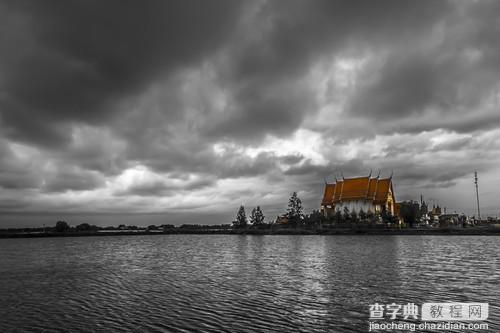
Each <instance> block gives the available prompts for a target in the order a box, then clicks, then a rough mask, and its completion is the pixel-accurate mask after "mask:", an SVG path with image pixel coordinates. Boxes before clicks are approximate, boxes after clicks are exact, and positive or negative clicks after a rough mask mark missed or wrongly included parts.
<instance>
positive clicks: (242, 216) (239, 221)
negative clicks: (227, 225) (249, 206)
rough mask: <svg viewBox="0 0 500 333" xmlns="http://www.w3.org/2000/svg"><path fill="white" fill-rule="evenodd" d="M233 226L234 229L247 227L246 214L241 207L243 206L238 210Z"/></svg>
mask: <svg viewBox="0 0 500 333" xmlns="http://www.w3.org/2000/svg"><path fill="white" fill-rule="evenodd" d="M233 224H234V226H235V227H236V228H245V227H246V226H247V214H246V213H245V207H243V205H241V206H240V208H239V209H238V213H237V214H236V220H235V221H234V222H233Z"/></svg>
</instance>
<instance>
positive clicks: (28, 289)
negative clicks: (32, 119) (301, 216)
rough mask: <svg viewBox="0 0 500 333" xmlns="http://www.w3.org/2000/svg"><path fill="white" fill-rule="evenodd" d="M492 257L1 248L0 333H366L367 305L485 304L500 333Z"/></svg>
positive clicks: (83, 242)
mask: <svg viewBox="0 0 500 333" xmlns="http://www.w3.org/2000/svg"><path fill="white" fill-rule="evenodd" d="M499 254H500V238H499V237H497V236H244V235H243V236H242V235H152V236H113V237H75V238H72V237H64V238H43V239H36V238H33V239H1V240H0V332H195V331H197V332H199V331H202V332H203V331H204V332H326V331H328V332H367V331H368V320H369V305H370V304H374V303H376V302H377V303H380V304H389V303H393V302H394V303H396V304H407V303H410V302H411V303H415V304H418V305H421V304H422V303H425V302H483V303H489V312H490V314H489V319H488V321H487V323H488V325H489V330H488V331H491V332H500V273H499V268H500V258H499ZM417 322H418V321H417ZM440 332H443V331H440ZM457 332H464V331H463V330H462V331H460V330H458V331H457ZM468 332H470V331H468ZM483 332H484V331H483Z"/></svg>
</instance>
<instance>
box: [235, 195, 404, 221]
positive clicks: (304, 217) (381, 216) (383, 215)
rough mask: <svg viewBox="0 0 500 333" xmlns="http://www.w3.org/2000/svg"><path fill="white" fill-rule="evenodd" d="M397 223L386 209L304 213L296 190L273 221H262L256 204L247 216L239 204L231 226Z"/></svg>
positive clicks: (262, 215)
mask: <svg viewBox="0 0 500 333" xmlns="http://www.w3.org/2000/svg"><path fill="white" fill-rule="evenodd" d="M397 223H398V218H397V217H396V216H393V215H391V214H390V213H389V212H388V211H387V210H383V211H382V212H372V211H367V212H365V211H363V210H360V211H359V212H356V211H352V212H351V211H350V210H349V209H348V208H347V207H344V208H343V210H340V209H337V210H336V211H335V213H334V214H332V215H330V216H324V215H323V214H322V213H321V212H320V211H319V210H313V211H312V212H311V213H310V214H305V213H304V209H303V206H302V200H301V199H300V198H299V197H298V195H297V192H293V193H292V195H291V196H290V198H289V200H288V207H287V210H286V213H285V214H283V215H282V216H278V217H277V218H276V220H275V221H268V222H265V221H264V214H263V212H262V210H261V208H260V206H257V207H256V208H253V209H252V212H251V214H250V217H249V218H247V215H246V212H245V207H244V206H243V205H241V206H240V207H239V209H238V212H237V214H236V219H235V220H234V221H233V227H234V228H237V229H243V228H265V227H270V226H272V225H275V224H280V225H282V226H289V227H313V228H317V227H321V226H325V227H328V226H333V225H345V224H349V225H350V226H353V225H363V226H369V225H376V224H384V225H395V224H397Z"/></svg>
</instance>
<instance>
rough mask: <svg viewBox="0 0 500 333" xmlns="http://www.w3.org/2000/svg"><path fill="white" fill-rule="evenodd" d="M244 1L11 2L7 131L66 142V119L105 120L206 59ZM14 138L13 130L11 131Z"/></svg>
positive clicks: (5, 25) (6, 34) (6, 24)
mask: <svg viewBox="0 0 500 333" xmlns="http://www.w3.org/2000/svg"><path fill="white" fill-rule="evenodd" d="M239 6H240V5H239V3H238V2H237V1H216V2H206V1H177V2H165V1H154V0H153V1H146V2H144V3H141V4H140V5H138V4H137V3H136V2H133V1H105V2H102V1H50V2H46V3H41V2H38V1H32V2H30V1H28V2H10V1H8V2H3V3H2V5H1V7H2V11H1V12H2V14H1V16H2V19H1V20H0V21H1V22H2V23H0V25H1V27H0V31H2V32H1V33H0V41H1V42H2V48H3V52H2V53H1V56H0V63H1V70H2V81H1V82H0V84H1V86H0V87H1V95H0V96H1V98H0V101H1V107H2V115H1V116H2V121H3V123H4V126H5V127H7V128H9V129H10V134H11V135H12V136H14V137H15V138H17V139H26V140H30V141H35V142H36V143H41V141H42V140H47V141H48V143H56V142H57V141H58V140H61V139H64V133H59V132H58V131H57V126H53V123H59V122H61V121H66V120H79V121H85V122H92V123H96V122H97V123H99V122H102V121H103V120H105V119H106V118H108V117H109V113H110V112H112V111H116V110H115V109H114V106H115V103H116V101H117V100H119V99H120V98H122V97H124V96H125V95H127V94H134V93H136V92H137V91H140V90H141V89H144V87H146V86H147V85H149V84H151V82H152V81H154V80H155V79H156V78H158V77H160V76H162V75H165V74H167V73H169V72H171V71H174V70H176V69H177V68H178V67H179V66H184V65H186V64H189V63H191V62H193V61H196V60H200V59H202V58H203V57H204V56H205V55H207V54H209V53H210V52H211V51H212V50H214V49H216V48H217V46H218V45H219V44H220V43H221V42H222V41H224V40H225V38H226V37H227V36H228V35H229V34H230V32H231V30H232V29H231V26H232V25H233V24H234V22H235V21H236V20H237V19H238V8H239ZM8 133H9V132H8Z"/></svg>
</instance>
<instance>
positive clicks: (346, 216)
mask: <svg viewBox="0 0 500 333" xmlns="http://www.w3.org/2000/svg"><path fill="white" fill-rule="evenodd" d="M350 218H351V213H350V212H349V208H348V207H347V206H346V207H344V212H343V213H342V219H343V220H344V221H343V222H348V221H349V219H350Z"/></svg>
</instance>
